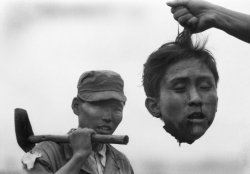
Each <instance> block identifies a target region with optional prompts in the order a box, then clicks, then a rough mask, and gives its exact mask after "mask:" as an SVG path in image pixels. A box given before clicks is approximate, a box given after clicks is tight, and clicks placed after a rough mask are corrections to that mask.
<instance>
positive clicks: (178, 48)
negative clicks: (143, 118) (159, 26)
mask: <svg viewBox="0 0 250 174" xmlns="http://www.w3.org/2000/svg"><path fill="white" fill-rule="evenodd" d="M205 45H206V42H203V43H202V44H201V43H200V42H196V44H193V41H192V39H191V33H190V32H189V31H188V30H184V31H183V32H181V33H179V34H178V36H177V37H176V40H175V41H174V42H168V43H165V44H163V45H162V46H161V47H160V48H159V49H158V50H156V51H154V52H153V53H151V54H150V56H149V57H148V59H147V61H146V63H145V64H144V67H143V75H142V83H143V87H144V90H145V93H146V96H147V97H156V98H157V97H159V92H160V83H161V80H162V79H163V77H164V75H165V73H166V71H167V70H168V68H169V67H170V66H171V65H173V64H175V63H177V62H179V61H181V60H186V59H191V58H194V59H198V60H199V61H201V62H202V63H203V64H204V65H206V66H207V67H208V69H209V70H210V71H211V72H212V74H213V76H214V79H215V82H216V86H217V83H218V81H219V74H218V71H217V67H216V61H215V59H214V57H213V55H212V53H211V52H210V51H209V50H207V49H205Z"/></svg>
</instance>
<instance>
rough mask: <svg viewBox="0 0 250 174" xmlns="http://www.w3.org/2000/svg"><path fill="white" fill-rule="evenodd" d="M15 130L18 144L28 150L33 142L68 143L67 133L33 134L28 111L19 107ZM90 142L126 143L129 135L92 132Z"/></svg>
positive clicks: (33, 144)
mask: <svg viewBox="0 0 250 174" xmlns="http://www.w3.org/2000/svg"><path fill="white" fill-rule="evenodd" d="M15 132H16V139H17V143H18V145H19V146H20V147H21V148H22V149H23V150H24V151H25V152H28V151H30V150H31V149H32V148H33V147H34V146H35V143H39V142H41V141H54V142H57V143H68V142H69V137H68V135H34V133H33V130H32V127H31V124H30V121H29V117H28V113H27V111H26V110H24V109H21V108H16V109H15ZM91 141H92V142H98V143H111V144H127V143H128V141H129V137H128V136H127V135H101V134H93V135H92V137H91Z"/></svg>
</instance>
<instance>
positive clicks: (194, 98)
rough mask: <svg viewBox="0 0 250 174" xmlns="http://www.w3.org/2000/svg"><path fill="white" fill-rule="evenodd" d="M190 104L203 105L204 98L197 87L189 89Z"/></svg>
mask: <svg viewBox="0 0 250 174" xmlns="http://www.w3.org/2000/svg"><path fill="white" fill-rule="evenodd" d="M188 105H189V106H202V99H201V96H200V94H199V92H198V91H197V89H196V88H193V89H190V91H189V101H188Z"/></svg>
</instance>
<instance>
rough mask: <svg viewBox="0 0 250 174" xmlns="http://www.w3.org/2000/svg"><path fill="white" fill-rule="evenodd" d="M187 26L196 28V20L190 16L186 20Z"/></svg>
mask: <svg viewBox="0 0 250 174" xmlns="http://www.w3.org/2000/svg"><path fill="white" fill-rule="evenodd" d="M187 24H188V25H191V26H196V25H197V24H198V18H197V17H195V16H193V15H192V17H191V18H190V19H188V21H187Z"/></svg>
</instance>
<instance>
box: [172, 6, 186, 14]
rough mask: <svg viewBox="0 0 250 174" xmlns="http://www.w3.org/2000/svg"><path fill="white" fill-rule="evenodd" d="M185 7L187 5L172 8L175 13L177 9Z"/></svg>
mask: <svg viewBox="0 0 250 174" xmlns="http://www.w3.org/2000/svg"><path fill="white" fill-rule="evenodd" d="M183 8H186V7H184V6H178V7H173V8H171V13H175V12H176V11H178V10H181V9H183Z"/></svg>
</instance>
